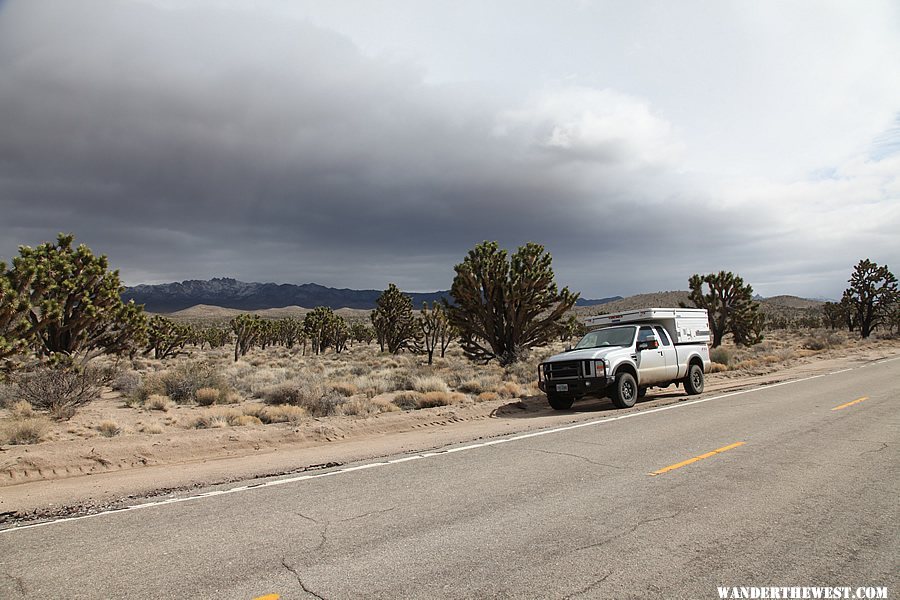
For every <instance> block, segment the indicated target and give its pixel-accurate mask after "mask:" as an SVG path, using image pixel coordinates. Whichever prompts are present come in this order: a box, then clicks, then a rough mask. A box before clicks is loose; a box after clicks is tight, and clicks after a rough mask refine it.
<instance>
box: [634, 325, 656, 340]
mask: <svg viewBox="0 0 900 600" xmlns="http://www.w3.org/2000/svg"><path fill="white" fill-rule="evenodd" d="M652 335H654V334H653V330H652V329H650V328H649V327H648V326H646V325H643V326H641V330H640V331H639V332H638V339H637V341H639V342H646V341H647V340H649V339H650V336H652Z"/></svg>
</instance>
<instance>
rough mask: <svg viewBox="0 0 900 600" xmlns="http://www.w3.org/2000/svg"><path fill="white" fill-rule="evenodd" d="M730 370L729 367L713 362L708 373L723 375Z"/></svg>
mask: <svg viewBox="0 0 900 600" xmlns="http://www.w3.org/2000/svg"><path fill="white" fill-rule="evenodd" d="M727 370H728V366H727V365H723V364H722V363H717V362H713V363H711V364H710V365H709V369H707V371H706V372H707V373H722V372H724V371H727Z"/></svg>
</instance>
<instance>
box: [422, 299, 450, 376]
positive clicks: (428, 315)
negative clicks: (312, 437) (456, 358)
mask: <svg viewBox="0 0 900 600" xmlns="http://www.w3.org/2000/svg"><path fill="white" fill-rule="evenodd" d="M418 324H419V329H420V331H421V333H422V340H423V342H424V344H425V353H426V354H427V355H428V364H429V365H430V364H432V363H433V362H434V351H435V349H436V348H438V347H440V348H441V357H443V356H444V351H445V350H446V346H445V345H444V341H445V340H447V343H448V344H449V339H450V336H449V329H450V322H449V321H448V320H447V313H446V311H445V310H444V308H443V306H441V305H440V304H438V303H437V302H432V304H431V310H429V309H428V303H427V302H423V303H422V316H421V317H420V318H419V321H418Z"/></svg>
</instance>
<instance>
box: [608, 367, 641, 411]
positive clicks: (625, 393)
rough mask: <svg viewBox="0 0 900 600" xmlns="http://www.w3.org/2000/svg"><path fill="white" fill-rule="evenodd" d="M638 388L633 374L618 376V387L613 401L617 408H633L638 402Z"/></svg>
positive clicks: (620, 374)
mask: <svg viewBox="0 0 900 600" xmlns="http://www.w3.org/2000/svg"><path fill="white" fill-rule="evenodd" d="M637 395H638V387H637V382H636V381H635V380H634V375H632V374H631V373H619V374H618V375H616V387H615V389H614V390H613V393H612V401H613V404H615V406H616V408H631V407H632V406H634V403H635V401H636V400H637Z"/></svg>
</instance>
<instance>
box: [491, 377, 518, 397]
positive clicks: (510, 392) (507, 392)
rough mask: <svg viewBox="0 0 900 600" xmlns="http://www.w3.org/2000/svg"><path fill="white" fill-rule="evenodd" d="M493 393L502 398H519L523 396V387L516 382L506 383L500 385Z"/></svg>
mask: <svg viewBox="0 0 900 600" xmlns="http://www.w3.org/2000/svg"><path fill="white" fill-rule="evenodd" d="M493 391H494V392H496V393H497V395H498V396H500V397H501V398H519V397H521V396H522V395H523V393H522V386H521V385H519V384H518V383H516V382H514V381H504V382H502V383H500V384H498V385H497V386H496V387H495V388H494V390H493Z"/></svg>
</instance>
